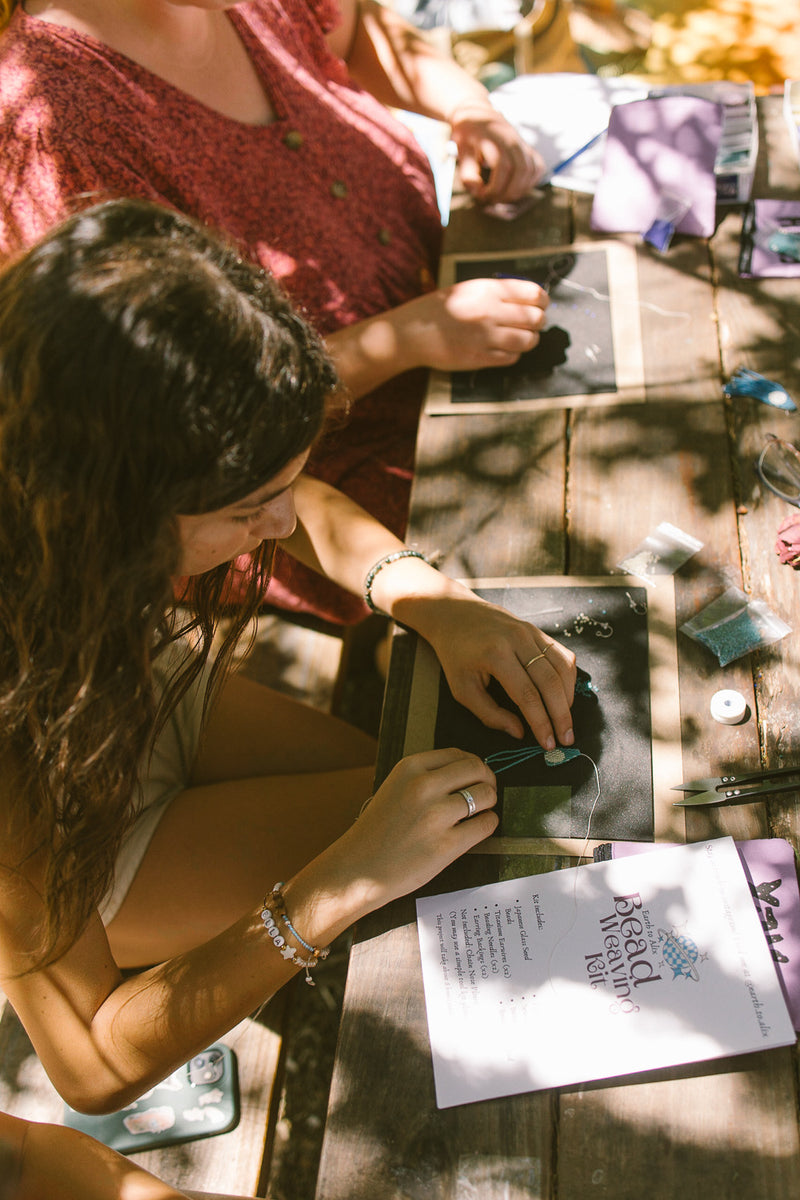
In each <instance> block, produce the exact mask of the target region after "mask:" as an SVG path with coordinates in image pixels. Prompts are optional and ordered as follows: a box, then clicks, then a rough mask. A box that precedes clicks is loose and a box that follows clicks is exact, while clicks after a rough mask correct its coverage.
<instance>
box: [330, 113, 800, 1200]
mask: <svg viewBox="0 0 800 1200" xmlns="http://www.w3.org/2000/svg"><path fill="white" fill-rule="evenodd" d="M779 104H780V100H779V99H778V98H767V99H766V100H765V101H764V102H763V108H762V114H763V115H762V124H763V127H764V130H765V133H766V136H765V138H764V141H763V146H764V152H763V155H762V162H761V164H760V167H759V179H761V180H762V181H765V183H764V186H765V187H769V188H773V189H777V190H778V194H785V193H783V192H781V190H780V189H786V188H788V187H789V186H790V185H791V186H793V187H794V189H795V192H794V194H795V195H797V194H798V193H800V176H798V173H797V167H796V164H792V163H789V162H787V161H786V159H785V157H782V156H783V155H784V151H785V148H786V146H788V144H789V143H788V139H785V146H783V148H782V141H781V137H780V130H779V126H778V124H777V122H778V119H779V116H780V114H779V112H778V111H777V109H776V106H779ZM767 154H769V156H770V157H769V162H768V163H767V160H766V155H767ZM762 194H763V193H762ZM589 207H590V202H589V201H587V199H586V198H585V197H578V196H569V197H565V196H564V195H563V193H562V194H560V195H559V196H558V197H557V198H555V199H551V200H550V201H549V207H548V208H546V209H544V208H543V209H542V210H541V215H542V220H541V223H540V226H539V229H538V234H537V232H536V230H534V228H533V225H532V223H531V222H532V220H533V217H532V216H531V215H529V217H528V218H525V219H524V221H523V223H521V224H520V225H519V226H518V227H514V226H510V227H509V226H506V227H505V228H500V227H499V226H498V224H497V223H495V224H491V223H490V222H489V219H488V218H486V217H485V216H482V215H480V214H476V213H475V212H474V211H473V210H466V209H461V208H459V209H458V211H457V213H456V214H455V218H454V222H453V224H452V225H451V228H450V230H449V232H448V239H447V241H448V244H447V249H448V250H452V251H456V252H458V251H462V252H463V251H464V250H476V251H477V250H492V251H494V250H502V249H507V248H511V247H512V246H514V245H526V246H528V245H533V244H535V243H534V241H533V240H532V239H533V238H534V237H535V236H539V237H540V238H541V241H540V242H539V243H537V244H541V245H547V244H551V245H552V244H554V243H555V239H556V238H558V239H559V240H563V235H564V231H565V229H568V231H569V236H570V237H571V236H573V235H575V236H580V237H584V236H586V235H587V231H588V216H589ZM534 212H535V210H534ZM739 223H740V215H739V214H738V212H736V211H735V210H725V211H724V214H723V216H722V219H721V223H720V227H719V230H718V232H717V234H716V236H715V237H714V238H713V239H712V240H711V241H710V242H708V243H706V242H701V241H699V240H692V239H678V240H676V242H675V244H674V246H673V247H671V248H670V251H669V253H668V254H666V255H658V254H657V253H655V252H654V251H652V250H651V248H649V247H646V246H642V245H640V244H639V245H637V243H638V241H639V239H636V238H633V237H630V238H628V239H627V240H629V241H630V243H631V244H632V245H636V253H637V258H638V263H639V298H640V301H641V306H640V326H641V337H642V345H643V352H644V362H645V395H644V396H643V398H642V399H643V403H641V404H638V405H617V406H605V407H602V408H587V409H582V410H580V411H578V410H572V411H568V412H566V413H564V412H562V413H556V412H551V413H549V414H548V413H536V414H527V415H525V416H523V415H522V414H520V415H515V414H508V413H503V414H499V415H498V416H497V417H496V418H495V419H494V420H493V419H492V418H491V417H487V416H472V417H468V416H466V417H462V416H448V417H431V418H427V419H426V420H425V422H424V423H423V425H422V428H421V432H420V441H419V479H418V482H417V485H416V488H415V492H414V497H413V502H412V524H411V536H412V537H413V538H414V539H417V540H418V542H419V544H422V545H423V547H424V548H425V549H427V550H434V549H440V550H441V551H442V554H443V559H444V565H445V566H446V567H447V568H448V569H449V570H456V571H458V572H459V573H460V574H463V575H468V576H471V577H485V576H487V575H508V574H516V575H523V574H528V575H542V574H545V573H559V572H561V573H563V574H571V575H605V574H612V573H614V572H615V571H616V569H617V567H616V564H617V563H618V562H619V561H620V560H621V559H622V558H623V557H625V556H626V555H627V554H629V553H630V552H631V551H632V550H633V549H634V548H635V547H636V545H637V544H638V543H639V542H640V541H641V540H642V538H643V537H644V536H645V535H646V534H648V533H649V532H651V531H652V530H653V529H654V528H655V526H656V525H658V524H659V522H661V521H670V522H671V523H673V524H675V525H677V526H679V527H680V528H681V529H683V530H685V531H686V532H687V533H690V534H692V535H694V536H696V537H698V538H699V539H700V540H701V541H703V543H704V546H703V549H702V551H701V552H700V553H699V554H698V555H697V556H696V557H695V558H694V559H692V560H691V562H690V563H689V564H687V566H686V567H684V568H682V569H681V570H680V571H679V572H678V574H677V575H676V578H675V583H676V608H677V622H678V624H682V623H683V622H684V621H686V620H687V619H688V618H689V617H691V616H693V615H695V614H696V613H697V612H698V611H699V610H700V609H701V608H702V607H704V606H705V604H707V603H708V602H709V601H710V600H712V599H713V598H714V597H715V596H717V595H719V594H720V593H721V592H722V591H724V590H725V588H726V587H727V586H730V585H734V586H737V587H742V586H743V587H745V588H746V589H747V590H751V591H752V592H753V594H758V595H759V596H761V597H762V598H764V599H766V600H767V601H768V602H769V603H770V604H771V605H772V606H773V607H774V608H775V610H776V611H777V612H779V614H780V615H781V616H784V617H785V618H786V619H787V621H789V623H790V624H793V623H794V621H795V617H796V609H797V588H798V584H799V583H800V576H798V574H796V573H795V572H793V571H792V570H791V569H790V568H788V567H783V566H780V564H779V563H778V560H777V558H776V557H775V555H774V551H773V543H774V537H775V529H776V527H777V524H778V522H779V520H780V518H781V516H782V515H783V512H784V511H785V509H786V506H783V505H781V504H780V503H779V502H778V501H777V500H776V499H775V498H774V497H771V496H769V497H767V496H764V495H762V494H761V490H760V489H759V488H758V486H757V483H754V476H753V474H752V458H753V455H754V452H755V451H756V449H757V448H758V447H759V446H760V444H761V441H762V440H763V433H764V431H765V430H766V429H768V428H772V429H774V431H775V432H778V433H782V434H783V435H784V436H789V434H791V436H794V437H795V438H798V439H800V418H798V417H797V416H796V415H793V416H790V417H787V416H786V415H785V414H782V413H778V412H776V411H775V410H774V409H767V408H765V407H764V406H762V405H758V404H757V403H755V402H751V401H747V400H745V401H742V402H737V403H736V404H735V405H734V404H733V403H728V404H726V403H725V401H724V398H723V394H722V384H723V381H724V379H725V378H726V376H727V374H728V373H730V371H731V370H732V369H733V367H734V366H736V365H737V363H738V362H739V361H742V362H744V363H745V364H746V365H748V366H751V367H753V368H755V369H756V370H759V371H763V372H765V373H770V372H772V373H773V375H774V376H775V377H776V378H778V379H779V380H780V382H782V383H784V384H785V385H786V386H787V387H788V388H789V390H790V391H791V390H792V389H793V388H794V389H795V390H796V394H797V396H798V397H800V337H799V336H798V335H799V334H800V300H798V299H797V296H798V293H797V281H796V280H792V281H789V280H773V281H764V282H760V281H752V282H747V283H744V282H743V281H741V280H739V278H738V275H737V273H736V260H737V255H738V229H739ZM768 368H769V370H768ZM487 462H489V463H491V464H492V465H491V469H486V466H485V464H486V463H487ZM476 463H477V464H481V465H480V468H479V469H478V470H476V469H475V465H476ZM737 507H738V511H737ZM745 510H746V511H745ZM799 515H800V514H799ZM798 636H800V633H798V634H797V635H792V636H790V637H788V638H786V639H784V641H782V642H781V643H779V644H778V645H777V646H776V647H773V648H771V649H770V650H767V651H763V652H759V653H757V654H754V655H750V656H749V657H747V658H744V659H742V660H739V661H737V662H734V663H732V664H730V665H729V666H728V667H725V668H724V669H723V668H721V667H720V666H719V664H718V662H717V660H716V658H715V656H714V655H713V654H712V653H711V652H710V651H709V650H708V649H707V648H705V647H703V646H700V645H698V644H697V643H695V642H693V641H691V640H690V639H689V638H687V637H686V636H685V635H682V634H679V635H678V661H679V672H680V707H681V726H682V743H683V776H682V778H684V779H686V778H691V777H693V776H695V775H706V774H709V773H716V772H717V771H722V770H723V769H724V768H730V767H734V766H736V767H740V768H754V767H757V766H758V765H759V764H760V762H761V761H762V759H763V761H765V762H769V763H774V764H775V765H779V764H781V763H784V762H786V761H792V756H794V757H795V759H796V758H797V755H798V750H799V749H800V747H798V744H797V743H798V741H800V722H799V721H798V718H797V712H798V699H800V697H799V696H798V689H799V688H800V668H798V657H797V637H798ZM413 647H414V639H413V638H412V637H410V636H409V635H407V634H403V635H401V636H400V638H399V639H396V644H395V651H396V653H397V655H398V658H397V660H396V667H395V666H393V680H394V679H395V678H397V679H398V681H399V683H400V686H399V687H398V689H397V694H396V695H395V696H391V695H390V696H389V697H388V698H387V707H386V709H385V719H384V729H383V734H382V741H381V768H380V769H381V770H382V771H385V770H387V769H388V767H389V766H390V765H391V763H392V762H393V761H395V760H396V757H397V756H398V755H399V753H400V752H401V745H402V743H401V741H400V740H399V736H400V735H399V733H398V729H397V724H404V721H400V717H401V715H402V716H404V714H405V706H407V700H408V688H409V686H410V677H411V662H412V657H413ZM395 670H396V675H395ZM722 687H725V688H735V689H737V690H739V691H741V692H742V693H743V694H744V696H745V698H746V700H747V702H748V704H749V709H750V712H749V717H748V719H747V720H746V721H745V722H744V723H743V724H741V725H739V726H723V725H718V724H716V723H715V722H713V720H712V719H711V717H710V713H709V703H710V700H711V696H712V695H713V693H714V692H715V691H717V690H719V689H720V688H722ZM674 782H675V783H678V782H680V780H679V779H677V778H676V779H675V781H674ZM797 802H798V797H796V796H794V795H793V794H792V793H789V794H788V796H782V797H777V798H776V800H775V801H774V802H770V803H769V805H764V804H754V805H740V806H733V807H729V808H716V809H709V810H706V811H703V812H696V811H695V812H692V813H689V814H688V829H689V836H690V838H691V839H692V840H698V839H702V838H705V837H708V836H714V835H720V834H724V833H730V834H733V835H734V836H736V837H738V838H748V837H758V836H764V835H768V834H773V835H780V836H788V837H790V839H791V840H792V841H796V834H797V831H798V828H800V826H799V825H798V820H799V819H800V814H799V813H798V811H797ZM486 861H487V860H486V859H485V858H484V857H483V856H478V855H471V856H468V857H467V858H466V859H464V860H462V861H461V862H460V863H459V864H456V865H455V866H454V867H453V868H451V870H450V872H449V873H448V874H447V877H446V878H447V880H448V881H449V882H448V888H456V887H462V886H467V885H468V883H469V882H470V881H472V880H473V879H475V878H479V877H480V875H478V876H476V874H475V873H476V872H480V871H481V870H487V869H488V868H485V867H483V866H481V864H483V863H485V862H486ZM569 861H570V860H566V859H549V860H545V859H527V860H523V863H522V865H519V864H517V872H518V873H525V872H529V871H536V870H547V869H557V868H559V867H561V866H566V865H569ZM495 869H496V870H497V869H498V867H497V866H496V867H495ZM490 877H491V876H489V875H487V876H485V878H486V879H488V878H490ZM436 884H437V886H436V887H435V888H434V889H433V890H435V891H442V890H448V888H446V887H445V886H444V880H440V881H436ZM795 1076H796V1062H795V1054H794V1052H793V1051H772V1052H769V1053H767V1054H764V1055H753V1056H749V1057H743V1058H739V1059H734V1060H727V1061H722V1062H716V1063H714V1064H710V1065H707V1066H706V1065H702V1064H701V1065H694V1066H691V1067H685V1068H678V1069H675V1070H672V1071H666V1072H659V1073H656V1074H652V1075H648V1076H637V1077H635V1079H634V1078H629V1079H621V1080H616V1081H614V1082H612V1083H609V1084H603V1083H597V1084H593V1085H590V1086H585V1087H583V1088H576V1089H569V1090H565V1091H563V1092H561V1093H557V1092H551V1093H538V1094H533V1095H529V1096H521V1097H516V1098H513V1099H507V1100H501V1101H492V1102H489V1103H485V1104H474V1105H467V1106H461V1107H458V1108H454V1109H448V1110H444V1111H442V1112H439V1111H437V1110H436V1109H435V1107H434V1104H433V1081H432V1068H431V1061H430V1051H429V1048H428V1044H427V1029H426V1022H425V1013H424V1004H423V998H422V991H421V980H420V967H419V951H418V943H417V938H416V931H415V928H414V925H413V906H412V904H411V902H410V901H404V902H402V903H400V904H398V905H396V906H393V907H392V908H391V909H390V910H387V911H386V912H383V913H379V914H375V915H374V916H373V917H372V918H371V919H370V920H369V921H368V922H364V923H363V926H362V927H360V928H359V931H358V941H357V944H356V946H355V949H354V952H353V958H352V963H351V970H350V976H349V978H348V987H347V994H346V997H345V1008H344V1013H343V1020H342V1029H341V1040H340V1046H339V1054H338V1061H337V1066H336V1068H335V1072H334V1084H333V1090H332V1094H331V1107H330V1117H329V1124H328V1128H327V1133H326V1139H325V1144H324V1149H323V1160H322V1168H321V1173H320V1178H319V1188H318V1198H319V1200H344V1198H345V1197H347V1198H348V1200H350V1198H353V1197H355V1198H358V1197H361V1196H364V1197H366V1196H369V1197H371V1198H373V1197H374V1198H375V1200H384V1198H392V1200H394V1198H399V1197H404V1198H405V1197H413V1198H416V1197H420V1198H422V1197H424V1198H425V1200H428V1198H429V1197H431V1198H435V1200H440V1198H441V1200H463V1198H464V1197H466V1196H473V1195H475V1196H478V1195H479V1196H481V1197H482V1198H483V1197H490V1198H491V1200H493V1198H494V1197H495V1196H497V1197H500V1196H503V1197H514V1200H516V1198H517V1197H534V1198H535V1200H586V1197H588V1196H597V1197H614V1198H615V1200H641V1197H644V1196H647V1197H648V1198H649V1197H653V1198H655V1200H662V1198H663V1200H674V1198H675V1197H678V1196H683V1195H685V1196H687V1197H689V1196H690V1197H694V1196H697V1195H703V1196H704V1197H707V1198H708V1200H729V1197H730V1196H731V1195H733V1194H737V1195H739V1194H742V1195H748V1196H752V1197H755V1198H756V1200H793V1198H794V1197H795V1196H796V1195H797V1187H798V1185H797V1180H798V1178H800V1173H798V1168H800V1158H799V1155H800V1146H799V1145H798V1111H797V1096H796V1088H795Z"/></svg>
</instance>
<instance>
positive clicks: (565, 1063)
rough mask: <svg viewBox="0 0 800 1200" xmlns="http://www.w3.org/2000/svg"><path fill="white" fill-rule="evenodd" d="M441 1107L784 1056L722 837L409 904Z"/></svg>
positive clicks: (759, 954) (771, 984)
mask: <svg viewBox="0 0 800 1200" xmlns="http://www.w3.org/2000/svg"><path fill="white" fill-rule="evenodd" d="M417 923H418V929H419V937H420V947H421V952H422V973H423V980H424V986H425V1003H426V1008H427V1014H428V1027H429V1033H430V1040H431V1050H432V1055H433V1068H434V1077H435V1083H436V1100H437V1105H438V1106H439V1107H440V1108H448V1107H451V1106H452V1105H455V1104H464V1103H468V1102H471V1101H475V1100H485V1099H489V1098H491V1097H494V1096H507V1095H514V1094H516V1093H519V1092H528V1091H536V1090H539V1089H541V1088H550V1087H559V1086H567V1085H570V1084H576V1083H581V1082H585V1081H588V1080H593V1079H607V1078H612V1077H614V1076H618V1075H628V1074H632V1073H635V1072H639V1071H648V1070H653V1069H656V1068H658V1067H666V1066H671V1065H675V1064H678V1063H688V1062H699V1061H704V1060H707V1059H713V1058H719V1057H724V1056H727V1055H731V1054H739V1053H744V1052H748V1051H752V1050H757V1049H762V1048H766V1047H769V1046H781V1045H790V1044H792V1043H793V1042H794V1040H795V1034H794V1030H793V1029H792V1023H791V1020H790V1018H789V1014H788V1011H787V1008H786V1003H785V1001H784V998H783V994H782V992H781V989H780V985H779V982H778V977H777V973H776V971H775V965H774V963H773V961H772V957H771V955H770V952H769V948H768V946H767V943H766V941H765V939H764V934H763V931H762V929H761V925H760V923H759V919H758V916H757V914H756V911H755V908H754V905H753V901H752V898H751V895H750V890H749V886H748V883H747V880H746V878H745V875H744V871H743V869H742V865H741V862H740V859H739V855H738V854H737V851H736V848H735V846H734V843H733V840H732V839H731V838H722V839H719V840H715V841H710V842H702V843H698V844H695V845H688V846H678V847H674V848H669V849H665V850H654V851H653V852H652V853H650V854H643V855H637V856H634V857H631V858H622V859H615V860H612V861H610V862H601V863H594V864H590V865H587V866H583V867H576V868H574V869H572V870H565V871H555V872H551V873H550V874H546V875H534V876H529V877H526V878H523V879H514V880H508V881H505V882H502V883H495V884H488V885H486V886H484V887H479V888H472V889H465V890H463V891H458V892H450V893H447V894H444V895H440V896H432V897H424V898H421V899H419V900H417Z"/></svg>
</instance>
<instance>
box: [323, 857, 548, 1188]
mask: <svg viewBox="0 0 800 1200" xmlns="http://www.w3.org/2000/svg"><path fill="white" fill-rule="evenodd" d="M556 862H557V860H552V859H526V860H520V859H515V860H505V867H504V866H503V860H499V859H490V858H488V857H484V856H478V855H472V856H469V858H468V859H467V860H464V861H463V862H462V863H461V864H460V866H459V869H458V872H457V875H456V873H454V871H453V870H452V868H451V869H449V870H448V871H446V872H444V874H443V875H442V876H440V877H439V879H438V880H435V881H434V883H433V884H431V885H429V886H428V887H427V888H426V889H424V891H425V892H427V893H432V894H433V893H437V892H440V891H446V890H448V889H450V888H453V887H456V886H458V887H464V886H469V884H470V883H478V882H488V881H490V880H492V879H497V878H498V877H499V872H500V871H505V872H508V873H509V874H510V875H520V874H524V873H530V874H535V873H537V872H539V871H543V870H548V869H552V867H553V866H555V865H556ZM414 920H415V919H414V904H413V900H411V899H408V898H405V899H403V900H401V901H398V902H396V903H395V904H393V905H390V906H389V908H388V909H386V910H384V911H382V912H381V913H380V914H377V916H376V917H372V918H368V919H367V920H366V921H364V922H362V923H361V924H360V925H359V929H358V936H357V941H356V943H355V945H354V947H353V951H352V957H351V964H350V972H349V975H348V982H347V991H346V994H345V1005H344V1012H343V1015H342V1024H341V1029H340V1035H339V1045H338V1049H337V1060H336V1067H335V1069H334V1076H333V1082H332V1085H331V1096H330V1105H329V1113H328V1123H327V1126H326V1134H325V1141H324V1144H323V1152H322V1160H321V1164H320V1173H319V1179H318V1184H317V1197H318V1200H408V1198H409V1197H414V1198H415V1200H417V1198H418V1200H462V1198H463V1197H464V1196H473V1195H474V1196H480V1197H481V1200H506V1198H507V1197H508V1196H510V1195H520V1196H523V1195H524V1196H525V1197H531V1200H538V1198H541V1200H545V1197H549V1196H551V1195H552V1191H553V1187H554V1176H553V1167H554V1164H553V1143H552V1117H553V1114H552V1097H551V1095H550V1093H544V1092H543V1093H538V1094H531V1095H528V1096H518V1097H515V1098H513V1099H501V1100H492V1101H487V1102H483V1103H480V1104H471V1105H460V1106H458V1107H456V1108H452V1109H444V1110H439V1109H437V1108H436V1104H435V1096H434V1089H433V1069H432V1066H431V1060H430V1048H429V1042H428V1027H427V1019H426V1016H425V1004H424V998H423V993H422V976H421V966H420V959H419V942H418V939H417V932H416V925H415V923H414ZM376 1069H377V1070H378V1072H379V1078H380V1080H381V1082H380V1084H378V1085H377V1086H376V1082H373V1084H372V1086H369V1087H365V1086H364V1080H365V1079H371V1080H373V1081H376Z"/></svg>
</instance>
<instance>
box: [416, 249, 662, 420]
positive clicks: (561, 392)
mask: <svg viewBox="0 0 800 1200" xmlns="http://www.w3.org/2000/svg"><path fill="white" fill-rule="evenodd" d="M503 276H511V277H520V278H524V279H531V280H533V281H534V282H535V283H538V284H539V285H540V286H541V287H543V288H544V289H545V291H547V292H548V294H549V296H550V304H549V307H548V309H547V325H546V327H545V329H544V330H543V332H542V334H541V337H540V340H539V344H538V345H537V346H535V347H534V349H533V350H530V351H528V352H526V353H525V354H523V355H521V357H520V358H519V360H518V361H517V362H516V363H515V364H514V365H513V366H511V367H488V368H484V369H482V370H476V371H453V372H443V371H434V372H432V374H431V380H430V385H429V389H428V396H427V400H426V406H425V407H426V412H428V413H432V414H436V413H438V414H445V413H456V412H473V413H485V412H498V411H501V412H502V411H510V412H513V411H531V410H541V409H548V408H573V407H585V406H587V405H594V404H609V403H614V404H620V403H641V402H642V401H643V400H644V398H645V396H644V359H643V354H642V335H641V324H640V321H639V289H638V274H637V266H636V253H635V251H634V249H633V248H632V247H631V246H628V245H626V244H625V243H624V242H591V243H587V244H585V245H582V244H580V243H575V244H573V245H569V246H560V247H554V248H552V249H549V250H547V251H542V250H521V251H516V252H514V253H513V254H485V253H484V254H459V255H448V256H445V258H444V259H443V260H442V266H441V271H440V282H441V284H442V286H443V287H447V286H449V285H450V284H453V283H456V282H460V281H462V280H467V279H476V278H492V277H494V278H498V277H500V278H502V277H503Z"/></svg>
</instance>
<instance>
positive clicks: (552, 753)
mask: <svg viewBox="0 0 800 1200" xmlns="http://www.w3.org/2000/svg"><path fill="white" fill-rule="evenodd" d="M540 754H541V755H543V756H544V761H545V763H546V765H547V766H548V767H560V766H563V764H564V763H565V762H569V761H570V759H572V758H580V757H581V754H582V751H580V750H578V749H576V748H575V747H574V746H570V747H569V748H567V749H564V748H563V747H561V746H557V747H556V749H555V750H543V749H542V747H541V746H520V747H519V749H517V750H497V751H496V752H495V753H494V754H487V755H486V758H485V759H484V760H483V761H484V762H485V763H486V765H487V767H491V768H492V770H493V771H494V773H495V775H499V774H500V772H501V771H508V770H510V769H511V767H516V766H518V765H519V764H520V763H525V762H529V761H530V760H531V759H532V758H538V757H539V755H540Z"/></svg>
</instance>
